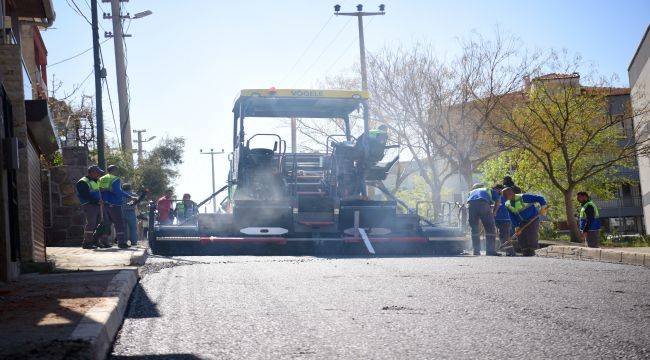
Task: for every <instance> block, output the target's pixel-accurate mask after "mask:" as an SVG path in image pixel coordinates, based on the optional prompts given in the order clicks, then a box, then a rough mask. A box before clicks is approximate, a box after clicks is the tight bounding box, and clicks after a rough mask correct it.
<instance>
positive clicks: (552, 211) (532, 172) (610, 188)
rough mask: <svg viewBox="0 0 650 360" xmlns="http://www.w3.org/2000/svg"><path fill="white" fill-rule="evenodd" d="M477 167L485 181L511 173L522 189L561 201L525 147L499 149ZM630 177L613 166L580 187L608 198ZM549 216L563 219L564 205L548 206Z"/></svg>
mask: <svg viewBox="0 0 650 360" xmlns="http://www.w3.org/2000/svg"><path fill="white" fill-rule="evenodd" d="M479 170H480V172H481V174H482V181H483V182H485V183H487V184H496V183H500V182H501V181H502V179H503V176H504V175H505V174H511V176H512V178H513V180H514V181H515V183H516V184H517V185H518V186H519V187H521V188H522V189H523V191H524V192H532V193H535V194H541V195H543V196H544V197H545V198H546V200H547V201H548V202H549V203H550V204H561V203H563V201H564V195H563V194H562V193H561V192H560V191H559V190H558V189H557V188H556V187H555V186H554V185H553V183H552V182H551V181H550V180H549V178H548V177H547V176H546V174H545V172H544V169H543V167H542V166H541V165H540V164H539V163H538V162H537V160H536V159H535V158H534V157H533V156H532V155H530V154H529V153H528V152H526V151H524V150H521V149H513V150H508V151H504V152H501V153H500V154H499V155H497V156H495V157H493V158H491V159H489V160H487V161H485V162H484V163H483V164H482V165H481V167H480V168H479ZM629 181H631V179H628V178H626V177H624V176H621V175H620V174H614V170H612V171H610V172H603V173H601V174H599V175H597V176H594V177H592V178H590V179H589V180H586V181H585V182H584V183H583V184H582V185H581V187H582V188H584V189H589V193H590V194H592V195H596V196H598V198H600V199H611V198H612V197H613V196H614V194H615V191H614V190H615V189H616V188H618V187H620V186H621V185H622V184H623V183H626V182H629ZM574 209H575V208H574ZM549 217H550V218H551V219H564V218H565V209H564V207H557V206H555V207H553V206H552V207H550V208H549Z"/></svg>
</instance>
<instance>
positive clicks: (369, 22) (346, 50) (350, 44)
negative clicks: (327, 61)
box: [325, 17, 375, 74]
mask: <svg viewBox="0 0 650 360" xmlns="http://www.w3.org/2000/svg"><path fill="white" fill-rule="evenodd" d="M374 20H375V17H372V18H371V19H370V21H368V23H367V24H366V25H365V29H368V27H370V24H372V22H373V21H374ZM355 41H357V42H358V41H359V35H357V38H356V39H352V41H350V43H349V44H348V46H346V47H345V49H344V50H343V52H342V53H341V55H339V56H338V57H337V58H336V60H334V62H333V63H332V65H330V66H329V67H328V68H327V70H326V71H325V73H326V74H329V73H330V70H332V69H333V68H334V66H336V64H338V62H339V61H341V59H342V58H343V57H344V56H345V55H346V54H347V53H348V51H349V50H350V47H352V45H354V42H355Z"/></svg>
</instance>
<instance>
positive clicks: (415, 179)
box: [395, 174, 431, 209]
mask: <svg viewBox="0 0 650 360" xmlns="http://www.w3.org/2000/svg"><path fill="white" fill-rule="evenodd" d="M405 183H410V184H411V186H409V188H408V189H405V188H404V186H405V185H406V184H405ZM405 183H402V186H400V189H399V190H398V191H397V192H396V193H395V196H397V198H398V199H400V200H402V201H404V202H405V203H407V204H408V206H409V207H410V208H412V209H415V205H416V204H417V202H418V201H423V200H425V201H426V200H431V191H430V190H429V186H428V185H427V183H426V182H425V181H424V179H422V177H421V176H420V175H415V174H414V175H411V176H410V178H409V179H408V180H407V181H406V182H405Z"/></svg>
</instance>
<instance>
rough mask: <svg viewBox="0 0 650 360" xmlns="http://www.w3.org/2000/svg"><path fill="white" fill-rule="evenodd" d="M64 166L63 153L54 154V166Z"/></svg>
mask: <svg viewBox="0 0 650 360" xmlns="http://www.w3.org/2000/svg"><path fill="white" fill-rule="evenodd" d="M62 165H63V154H61V151H57V152H56V153H54V157H53V159H52V166H62Z"/></svg>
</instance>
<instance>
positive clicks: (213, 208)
mask: <svg viewBox="0 0 650 360" xmlns="http://www.w3.org/2000/svg"><path fill="white" fill-rule="evenodd" d="M199 151H200V153H201V154H203V155H210V159H211V160H212V194H214V193H215V192H217V190H216V189H217V188H216V185H215V182H214V156H215V155H219V154H223V149H221V151H214V149H210V151H203V149H199ZM212 211H213V212H214V213H216V212H217V202H216V201H215V200H214V198H212Z"/></svg>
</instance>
